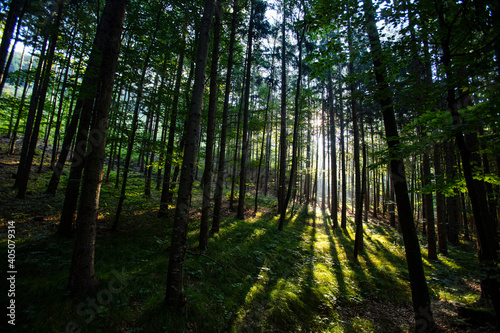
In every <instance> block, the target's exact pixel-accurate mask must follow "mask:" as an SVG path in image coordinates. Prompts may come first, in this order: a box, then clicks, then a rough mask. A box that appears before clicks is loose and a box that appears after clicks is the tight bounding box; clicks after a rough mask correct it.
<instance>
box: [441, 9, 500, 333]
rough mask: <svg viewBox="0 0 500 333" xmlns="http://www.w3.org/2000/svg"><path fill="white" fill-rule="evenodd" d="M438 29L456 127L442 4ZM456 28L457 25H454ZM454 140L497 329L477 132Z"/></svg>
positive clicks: (493, 256)
mask: <svg viewBox="0 0 500 333" xmlns="http://www.w3.org/2000/svg"><path fill="white" fill-rule="evenodd" d="M437 10H438V18H439V24H440V30H441V31H442V32H443V33H446V34H443V35H444V36H445V38H443V40H441V47H442V50H443V56H442V61H443V65H444V68H445V74H446V79H447V81H448V82H447V88H448V94H447V102H448V108H449V110H450V113H451V116H452V118H453V125H454V126H455V127H456V128H460V126H461V122H462V120H461V116H460V113H459V112H458V106H457V101H456V99H455V88H454V86H453V82H452V81H453V79H454V74H455V73H452V55H451V45H450V40H449V38H450V33H451V32H450V30H449V29H452V28H453V27H452V26H449V25H448V23H447V22H446V19H445V17H444V10H443V8H442V7H437ZM455 28H457V27H455ZM455 141H456V144H457V147H458V150H459V151H460V156H461V159H462V169H463V174H464V178H465V183H466V186H467V191H468V193H469V198H470V202H471V206H472V212H473V215H474V224H475V227H476V232H477V243H478V252H479V261H480V263H481V268H482V271H483V273H484V275H483V278H482V279H481V290H482V292H483V293H484V294H485V295H487V296H488V297H489V298H490V300H491V301H492V304H493V308H494V310H495V314H496V317H497V328H498V329H500V286H499V285H500V284H499V282H498V280H497V278H496V274H497V272H498V268H497V267H496V266H497V264H496V261H497V258H498V257H497V244H496V241H495V234H494V233H493V232H492V228H491V224H490V221H491V219H490V216H489V211H488V202H487V199H486V189H485V186H484V182H483V181H481V180H477V179H474V177H473V165H477V166H479V165H481V164H480V158H479V156H478V154H477V150H479V149H480V146H479V141H478V139H477V133H474V134H468V135H464V133H462V131H456V133H455Z"/></svg>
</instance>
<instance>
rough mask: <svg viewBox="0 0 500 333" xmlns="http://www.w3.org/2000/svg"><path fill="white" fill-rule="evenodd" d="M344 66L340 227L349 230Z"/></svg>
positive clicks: (340, 77)
mask: <svg viewBox="0 0 500 333" xmlns="http://www.w3.org/2000/svg"><path fill="white" fill-rule="evenodd" d="M342 91H343V88H342V66H341V65H339V101H340V145H341V147H340V150H341V160H342V161H341V164H342V174H341V182H342V189H341V191H342V193H341V196H342V210H341V213H340V216H341V217H340V227H341V228H342V229H346V228H347V177H346V173H347V172H346V171H347V170H346V161H345V135H344V131H345V123H344V102H343V98H342V95H343V94H342Z"/></svg>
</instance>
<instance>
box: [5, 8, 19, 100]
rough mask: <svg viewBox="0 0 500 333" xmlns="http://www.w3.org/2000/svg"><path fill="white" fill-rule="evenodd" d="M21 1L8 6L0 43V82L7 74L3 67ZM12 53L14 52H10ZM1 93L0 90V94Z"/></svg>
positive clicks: (7, 69)
mask: <svg viewBox="0 0 500 333" xmlns="http://www.w3.org/2000/svg"><path fill="white" fill-rule="evenodd" d="M22 2H23V1H22V0H12V1H11V2H10V5H9V13H8V14H7V18H6V20H5V25H4V28H3V34H2V42H1V43H0V81H3V77H4V75H6V74H7V73H8V72H9V68H8V67H7V66H5V62H6V60H7V53H8V52H9V46H10V40H11V39H12V34H13V33H14V28H15V27H16V22H17V21H18V17H19V16H20V14H21V4H22ZM12 52H14V50H12ZM1 93H2V91H1V90H0V94H1Z"/></svg>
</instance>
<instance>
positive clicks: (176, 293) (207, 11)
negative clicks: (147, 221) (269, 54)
mask: <svg viewBox="0 0 500 333" xmlns="http://www.w3.org/2000/svg"><path fill="white" fill-rule="evenodd" d="M213 11H214V0H206V1H205V8H204V11H203V18H202V21H201V30H200V37H199V40H198V51H197V52H198V53H197V58H196V73H195V79H194V86H193V94H192V98H191V106H190V110H189V118H188V122H187V128H186V132H185V147H184V159H183V161H182V169H181V179H180V184H179V193H178V195H177V205H176V209H175V216H174V227H173V230H172V242H171V246H170V260H169V262H168V275H167V287H166V295H165V302H166V304H167V306H168V307H169V308H172V309H175V310H177V311H180V312H182V311H183V310H184V308H185V305H186V300H185V294H184V287H183V273H184V257H185V254H186V236H187V227H188V222H189V206H190V205H189V201H190V197H191V189H192V185H193V174H194V164H195V160H196V155H197V151H198V135H199V128H200V118H201V107H202V102H203V90H204V83H205V69H206V67H207V57H208V45H209V41H210V27H211V25H212V14H213Z"/></svg>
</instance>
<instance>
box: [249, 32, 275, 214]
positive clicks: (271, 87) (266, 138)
mask: <svg viewBox="0 0 500 333" xmlns="http://www.w3.org/2000/svg"><path fill="white" fill-rule="evenodd" d="M275 50H276V39H275V40H274V45H273V53H272V61H271V73H270V74H269V78H270V81H271V82H270V85H269V90H268V92H267V99H266V112H265V115H264V128H263V130H262V142H261V145H260V158H259V166H258V171H257V183H256V185H255V203H254V210H253V214H254V215H255V214H257V200H258V198H259V184H260V174H261V167H262V160H263V158H264V152H265V155H266V165H265V171H264V173H265V177H264V195H267V181H268V174H269V164H268V163H269V158H268V150H269V153H270V148H271V147H270V146H268V145H266V148H265V149H264V143H269V140H270V135H267V134H266V133H267V132H270V131H271V126H270V125H269V104H270V101H271V95H272V93H273V90H274V54H275Z"/></svg>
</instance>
